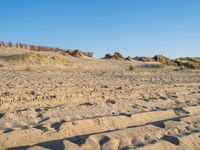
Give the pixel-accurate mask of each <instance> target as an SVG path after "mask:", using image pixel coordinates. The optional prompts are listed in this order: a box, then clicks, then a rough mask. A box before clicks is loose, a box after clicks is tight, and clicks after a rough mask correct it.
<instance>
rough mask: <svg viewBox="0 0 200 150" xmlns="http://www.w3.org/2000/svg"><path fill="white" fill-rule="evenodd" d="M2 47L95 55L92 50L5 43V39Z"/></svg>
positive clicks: (0, 45)
mask: <svg viewBox="0 0 200 150" xmlns="http://www.w3.org/2000/svg"><path fill="white" fill-rule="evenodd" d="M0 47H10V48H20V49H27V50H32V51H52V52H58V53H61V54H63V55H65V54H68V55H71V56H74V57H77V53H79V54H78V57H79V56H87V57H93V53H92V52H85V51H81V50H77V49H75V50H69V49H62V48H59V47H48V46H40V45H29V44H22V43H16V44H13V43H12V42H8V43H5V42H3V41H0Z"/></svg>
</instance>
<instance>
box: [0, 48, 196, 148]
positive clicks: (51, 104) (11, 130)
mask: <svg viewBox="0 0 200 150" xmlns="http://www.w3.org/2000/svg"><path fill="white" fill-rule="evenodd" d="M30 52H31V51H28V50H22V49H14V48H0V64H3V67H0V149H20V150H21V149H22V150H23V149H29V150H38V149H41V150H43V149H53V150H54V149H55V150H57V149H67V150H76V149H78V150H79V149H80V150H82V149H86V150H94V149H95V150H96V149H97V150H98V149H99V150H100V149H102V150H117V149H120V150H126V149H144V150H146V149H148V150H150V149H152V150H154V149H165V150H168V149H169V150H177V149H178V150H199V149H200V70H190V69H183V70H179V69H177V68H174V67H156V66H157V65H158V64H157V63H145V62H140V61H125V60H104V59H95V58H87V57H81V58H75V57H72V56H62V55H61V54H58V53H53V52H34V54H32V53H31V56H30V57H28V58H26V59H24V58H23V59H22V60H21V58H19V59H17V60H16V59H15V60H9V61H7V60H5V59H4V58H5V57H8V56H12V55H16V54H24V53H30ZM35 56H38V57H39V56H40V58H41V59H39V60H38V57H35ZM11 58H12V57H11ZM130 66H132V69H131V70H130Z"/></svg>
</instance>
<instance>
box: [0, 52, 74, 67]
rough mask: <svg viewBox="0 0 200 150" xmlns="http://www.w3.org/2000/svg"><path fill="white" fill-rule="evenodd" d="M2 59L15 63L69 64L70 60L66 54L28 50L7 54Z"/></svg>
mask: <svg viewBox="0 0 200 150" xmlns="http://www.w3.org/2000/svg"><path fill="white" fill-rule="evenodd" d="M0 60H2V61H5V62H8V63H13V64H21V63H31V64H39V65H42V64H44V65H45V64H50V65H53V66H54V65H64V66H65V65H69V64H70V61H68V59H67V58H66V56H62V55H55V54H48V53H37V52H27V53H19V54H12V55H6V56H0Z"/></svg>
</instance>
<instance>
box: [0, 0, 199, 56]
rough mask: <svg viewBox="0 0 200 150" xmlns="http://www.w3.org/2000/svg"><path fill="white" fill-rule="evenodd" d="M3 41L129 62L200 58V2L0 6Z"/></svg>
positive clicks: (112, 0)
mask: <svg viewBox="0 0 200 150" xmlns="http://www.w3.org/2000/svg"><path fill="white" fill-rule="evenodd" d="M0 40H3V41H13V42H22V43H28V44H36V45H37V44H39V45H44V46H55V47H57V46H59V47H61V48H66V49H67V48H69V49H82V50H85V51H92V52H94V55H95V56H96V57H103V56H104V55H105V54H106V53H112V52H114V51H119V52H121V53H122V54H123V55H125V56H128V55H131V56H153V55H155V54H164V55H166V56H168V57H172V58H174V57H179V56H200V0H0Z"/></svg>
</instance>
